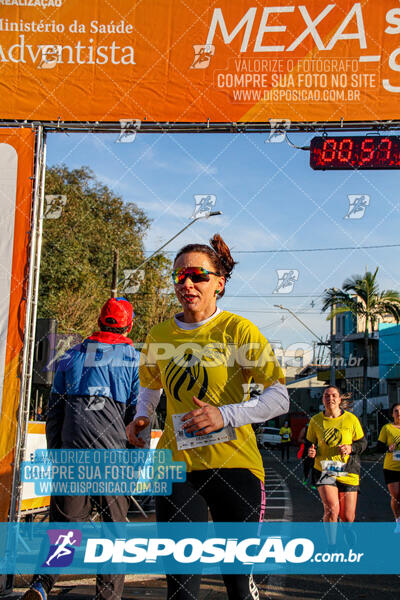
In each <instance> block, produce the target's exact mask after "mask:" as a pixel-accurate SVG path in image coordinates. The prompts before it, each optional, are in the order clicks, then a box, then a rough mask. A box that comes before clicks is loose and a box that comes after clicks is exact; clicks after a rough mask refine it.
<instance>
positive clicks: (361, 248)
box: [145, 244, 400, 254]
mask: <svg viewBox="0 0 400 600" xmlns="http://www.w3.org/2000/svg"><path fill="white" fill-rule="evenodd" d="M399 247H400V244H380V245H377V246H338V247H336V248H293V249H290V248H289V249H287V248H276V249H275V250H235V249H232V252H234V253H235V254H276V253H281V252H334V251H337V250H371V249H375V250H376V249H380V248H399ZM145 252H146V253H147V252H151V250H145ZM176 252H178V250H166V251H165V252H164V254H176Z"/></svg>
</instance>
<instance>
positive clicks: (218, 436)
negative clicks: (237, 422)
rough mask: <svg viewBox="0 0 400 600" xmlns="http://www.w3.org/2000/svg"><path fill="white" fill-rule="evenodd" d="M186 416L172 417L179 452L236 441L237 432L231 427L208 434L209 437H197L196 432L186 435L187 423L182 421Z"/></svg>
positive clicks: (182, 414)
mask: <svg viewBox="0 0 400 600" xmlns="http://www.w3.org/2000/svg"><path fill="white" fill-rule="evenodd" d="M185 414H187V413H181V414H179V415H172V423H173V426H174V431H175V437H176V444H177V446H178V450H190V449H191V448H198V447H200V446H211V445H212V444H220V443H221V442H230V441H231V440H236V431H235V429H234V427H231V426H230V425H228V426H227V427H222V428H221V429H218V431H213V432H212V433H207V435H195V432H192V433H186V431H185V430H184V429H183V425H184V424H185V422H184V421H182V417H183V416H184V415H185Z"/></svg>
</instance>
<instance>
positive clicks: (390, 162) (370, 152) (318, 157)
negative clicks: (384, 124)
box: [310, 135, 400, 171]
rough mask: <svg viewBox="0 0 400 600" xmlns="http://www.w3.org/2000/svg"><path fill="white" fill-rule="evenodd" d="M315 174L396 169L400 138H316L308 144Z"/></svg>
mask: <svg viewBox="0 0 400 600" xmlns="http://www.w3.org/2000/svg"><path fill="white" fill-rule="evenodd" d="M310 150H311V152H310V166H311V168H312V169H314V170H316V171H325V170H329V169H331V170H348V171H350V170H361V169H400V136H397V135H388V136H383V135H380V136H379V135H370V136H360V135H358V136H340V137H339V136H324V137H322V136H319V137H315V138H313V139H312V140H311V146H310Z"/></svg>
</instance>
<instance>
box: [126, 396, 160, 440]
mask: <svg viewBox="0 0 400 600" xmlns="http://www.w3.org/2000/svg"><path fill="white" fill-rule="evenodd" d="M160 396H161V390H152V389H150V388H142V387H140V389H139V398H138V401H137V405H136V414H135V418H134V419H133V421H132V422H131V423H129V425H127V427H126V435H127V438H128V440H129V442H130V443H131V444H132V445H133V446H137V447H138V448H144V446H145V442H144V440H143V439H141V438H140V437H138V436H139V434H140V433H142V432H143V434H144V435H145V434H146V433H147V431H146V430H147V429H148V428H149V427H150V420H151V417H152V416H153V413H154V411H155V410H156V408H157V406H158V403H159V402H160Z"/></svg>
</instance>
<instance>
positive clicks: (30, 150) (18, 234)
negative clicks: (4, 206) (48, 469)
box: [0, 129, 35, 521]
mask: <svg viewBox="0 0 400 600" xmlns="http://www.w3.org/2000/svg"><path fill="white" fill-rule="evenodd" d="M0 144H7V145H9V146H12V147H13V148H14V149H15V150H16V152H17V157H18V170H17V192H16V210H15V221H14V241H13V258H12V271H11V286H10V302H9V315H8V333H7V348H6V353H5V368H4V382H3V383H4V386H3V397H2V403H1V413H0V485H1V493H0V521H6V520H7V515H8V510H9V506H10V497H11V484H12V472H13V467H12V462H13V460H14V448H15V438H16V431H17V412H18V405H19V393H20V359H21V353H22V346H23V335H24V324H25V308H26V303H25V293H26V290H25V285H26V271H27V263H28V232H29V229H30V219H31V205H32V176H33V159H34V144H35V134H34V132H33V131H31V130H29V129H15V130H11V129H6V130H0ZM10 266H11V265H10Z"/></svg>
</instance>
